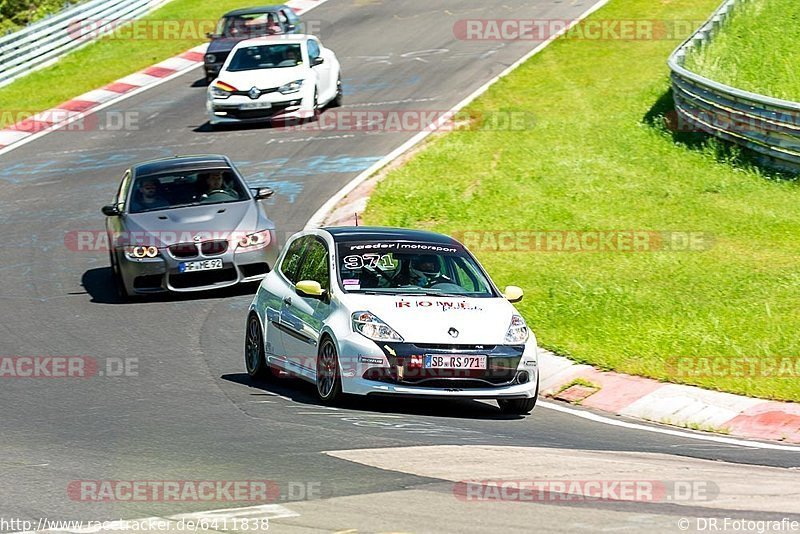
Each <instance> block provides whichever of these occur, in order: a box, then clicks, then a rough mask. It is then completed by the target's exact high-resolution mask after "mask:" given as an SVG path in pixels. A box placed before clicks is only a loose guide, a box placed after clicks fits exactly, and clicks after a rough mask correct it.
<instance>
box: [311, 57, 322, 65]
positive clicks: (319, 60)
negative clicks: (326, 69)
mask: <svg viewBox="0 0 800 534" xmlns="http://www.w3.org/2000/svg"><path fill="white" fill-rule="evenodd" d="M323 63H325V58H324V57H315V58H314V59H312V60H311V66H312V67H316V66H317V65H322V64H323Z"/></svg>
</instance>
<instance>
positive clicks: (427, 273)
mask: <svg viewBox="0 0 800 534" xmlns="http://www.w3.org/2000/svg"><path fill="white" fill-rule="evenodd" d="M408 270H409V275H410V276H409V279H410V282H411V283H412V284H414V285H417V286H419V287H429V286H430V285H431V284H433V283H434V282H435V281H436V280H437V279H439V278H445V279H446V278H447V277H445V276H443V275H442V273H441V268H440V265H439V258H438V257H437V256H434V255H432V254H423V255H419V256H414V257H412V258H411V261H410V262H409V268H408Z"/></svg>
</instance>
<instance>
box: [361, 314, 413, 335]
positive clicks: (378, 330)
mask: <svg viewBox="0 0 800 534" xmlns="http://www.w3.org/2000/svg"><path fill="white" fill-rule="evenodd" d="M353 331H354V332H358V333H359V334H361V335H362V336H364V337H367V338H369V339H371V340H373V341H403V338H402V337H401V336H400V334H398V333H397V332H395V331H394V329H392V327H391V326H389V325H388V324H386V323H384V322H383V321H381V320H380V319H378V318H377V317H376V316H375V315H373V314H372V313H370V312H368V311H359V312H355V313H354V314H353Z"/></svg>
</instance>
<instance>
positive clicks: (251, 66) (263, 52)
mask: <svg viewBox="0 0 800 534" xmlns="http://www.w3.org/2000/svg"><path fill="white" fill-rule="evenodd" d="M301 62H302V54H301V48H300V45H299V44H275V45H257V46H246V47H243V48H239V49H238V50H236V53H235V54H234V55H233V58H231V62H230V64H229V65H228V68H227V70H228V71H230V72H240V71H247V70H259V69H274V68H282V67H294V66H296V65H298V64H299V63H301Z"/></svg>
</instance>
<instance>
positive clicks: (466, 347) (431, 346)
mask: <svg viewBox="0 0 800 534" xmlns="http://www.w3.org/2000/svg"><path fill="white" fill-rule="evenodd" d="M414 346H416V347H417V348H419V349H422V350H451V351H459V352H461V351H467V352H469V351H476V350H477V351H486V350H494V348H495V345H444V344H437V343H431V344H428V345H421V344H415V345H414Z"/></svg>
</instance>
